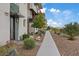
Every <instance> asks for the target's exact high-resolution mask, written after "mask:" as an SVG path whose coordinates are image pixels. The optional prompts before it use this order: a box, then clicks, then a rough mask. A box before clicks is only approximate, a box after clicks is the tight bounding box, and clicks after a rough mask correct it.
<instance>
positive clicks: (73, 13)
mask: <svg viewBox="0 0 79 59" xmlns="http://www.w3.org/2000/svg"><path fill="white" fill-rule="evenodd" d="M42 5H43V12H44V13H45V18H46V20H47V24H48V26H52V27H60V28H62V27H64V25H65V24H69V23H71V22H78V23H79V4H78V3H43V4H42Z"/></svg>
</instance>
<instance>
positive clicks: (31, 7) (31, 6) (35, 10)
mask: <svg viewBox="0 0 79 59" xmlns="http://www.w3.org/2000/svg"><path fill="white" fill-rule="evenodd" d="M29 8H30V9H32V10H34V12H35V13H37V8H36V6H35V5H34V3H31V4H30V5H29Z"/></svg>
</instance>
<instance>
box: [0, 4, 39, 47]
mask: <svg viewBox="0 0 79 59" xmlns="http://www.w3.org/2000/svg"><path fill="white" fill-rule="evenodd" d="M39 5H40V4H36V3H1V4H0V19H1V20H0V46H2V45H5V44H6V43H7V42H9V41H10V40H20V39H21V38H22V35H23V34H29V33H32V32H34V31H35V28H33V27H32V26H31V25H32V23H33V18H34V17H35V15H37V14H38V10H39V9H40V7H39Z"/></svg>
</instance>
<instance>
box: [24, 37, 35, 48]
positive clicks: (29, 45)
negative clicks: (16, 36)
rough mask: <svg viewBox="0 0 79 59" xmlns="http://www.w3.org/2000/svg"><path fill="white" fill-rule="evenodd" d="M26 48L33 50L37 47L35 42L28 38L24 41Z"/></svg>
mask: <svg viewBox="0 0 79 59" xmlns="http://www.w3.org/2000/svg"><path fill="white" fill-rule="evenodd" d="M24 47H25V48H26V49H32V48H34V47H35V41H34V40H33V39H32V38H26V39H25V40H24Z"/></svg>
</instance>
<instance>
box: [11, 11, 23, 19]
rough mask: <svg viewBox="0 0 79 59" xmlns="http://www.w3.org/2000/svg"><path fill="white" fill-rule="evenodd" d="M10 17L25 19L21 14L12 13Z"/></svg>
mask: <svg viewBox="0 0 79 59" xmlns="http://www.w3.org/2000/svg"><path fill="white" fill-rule="evenodd" d="M10 16H11V17H16V18H18V17H19V18H24V16H23V15H22V14H21V13H12V12H10Z"/></svg>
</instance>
